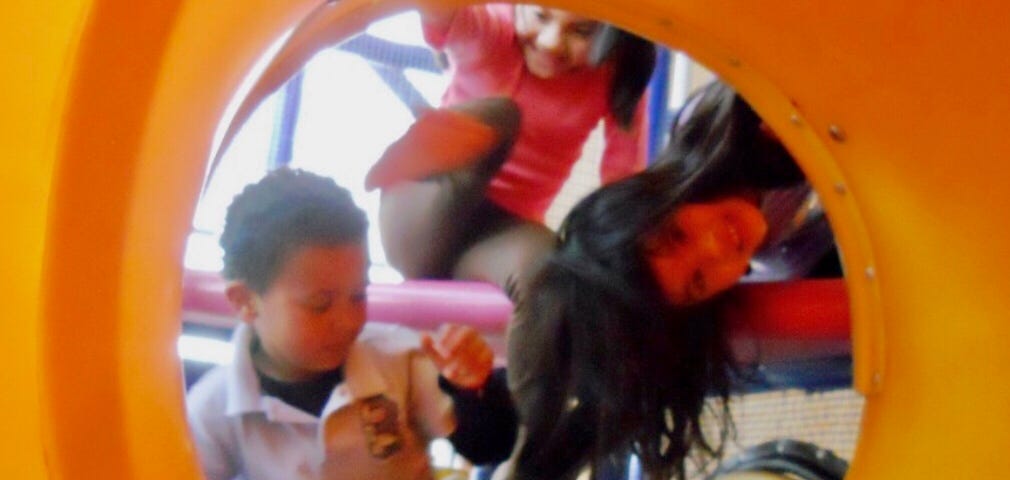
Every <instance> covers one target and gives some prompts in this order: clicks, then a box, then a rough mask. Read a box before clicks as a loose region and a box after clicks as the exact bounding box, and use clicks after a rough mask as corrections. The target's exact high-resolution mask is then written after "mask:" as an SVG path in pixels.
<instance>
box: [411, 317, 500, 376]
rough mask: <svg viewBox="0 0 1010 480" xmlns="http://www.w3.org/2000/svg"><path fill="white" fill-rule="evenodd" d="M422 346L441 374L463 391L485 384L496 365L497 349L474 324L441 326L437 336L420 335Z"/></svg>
mask: <svg viewBox="0 0 1010 480" xmlns="http://www.w3.org/2000/svg"><path fill="white" fill-rule="evenodd" d="M421 349H422V350H423V351H424V352H425V353H426V354H427V355H428V357H429V358H431V360H432V361H433V362H435V366H436V367H437V368H438V371H439V373H441V374H442V376H443V377H445V379H446V380H448V381H449V383H451V384H453V385H454V386H455V387H456V388H459V389H461V390H479V389H481V388H483V387H484V384H485V383H486V382H487V378H488V377H489V376H490V375H491V369H492V367H493V366H494V352H493V351H492V350H491V346H490V345H488V343H487V341H486V340H484V337H482V336H481V335H480V333H478V332H477V330H475V329H474V328H473V327H470V326H465V325H442V327H441V328H439V330H438V333H437V334H436V335H435V337H432V336H431V335H428V334H422V335H421Z"/></svg>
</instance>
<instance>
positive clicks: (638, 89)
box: [589, 24, 656, 128]
mask: <svg viewBox="0 0 1010 480" xmlns="http://www.w3.org/2000/svg"><path fill="white" fill-rule="evenodd" d="M606 61H612V62H614V79H613V81H612V82H611V84H610V91H609V97H608V105H609V106H610V114H611V115H613V117H614V119H616V120H617V124H618V125H620V126H621V127H624V128H628V127H630V126H631V123H632V122H633V121H634V118H635V110H636V108H637V107H638V102H639V100H641V98H642V95H643V94H644V93H645V88H646V87H647V86H648V85H649V79H650V78H651V77H652V71H653V69H655V67H656V46H655V45H654V44H653V43H652V42H650V41H648V40H646V39H644V38H642V37H639V36H637V35H635V34H633V33H630V32H628V31H625V30H621V29H619V28H617V27H614V26H613V25H609V24H604V25H603V26H602V28H601V29H600V31H598V32H597V33H596V36H595V38H594V39H593V45H592V48H591V49H590V53H589V62H590V63H591V64H593V65H599V64H602V63H603V62H606Z"/></svg>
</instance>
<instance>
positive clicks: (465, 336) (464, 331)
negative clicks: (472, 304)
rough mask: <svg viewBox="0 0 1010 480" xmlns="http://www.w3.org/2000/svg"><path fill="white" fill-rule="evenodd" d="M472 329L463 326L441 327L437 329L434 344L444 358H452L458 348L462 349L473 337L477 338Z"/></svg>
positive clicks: (477, 335)
mask: <svg viewBox="0 0 1010 480" xmlns="http://www.w3.org/2000/svg"><path fill="white" fill-rule="evenodd" d="M479 336H480V335H479V334H478V333H477V331H476V330H474V329H473V327H469V326H465V325H442V327H441V328H439V331H438V336H437V337H436V339H435V343H436V344H437V345H438V348H439V350H440V351H441V352H442V353H443V354H445V355H446V356H450V357H451V356H453V355H454V354H456V352H457V351H458V350H459V349H460V348H464V347H465V346H466V345H467V344H468V343H469V342H472V341H473V338H474V337H479Z"/></svg>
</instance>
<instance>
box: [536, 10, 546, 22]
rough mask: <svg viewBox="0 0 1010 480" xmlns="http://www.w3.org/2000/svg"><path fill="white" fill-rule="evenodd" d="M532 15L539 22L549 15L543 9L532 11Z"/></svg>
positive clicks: (544, 20)
mask: <svg viewBox="0 0 1010 480" xmlns="http://www.w3.org/2000/svg"><path fill="white" fill-rule="evenodd" d="M534 15H535V16H536V17H537V20H539V21H540V22H546V21H547V20H548V19H549V18H550V16H548V15H547V12H545V11H543V10H537V11H536V13H534Z"/></svg>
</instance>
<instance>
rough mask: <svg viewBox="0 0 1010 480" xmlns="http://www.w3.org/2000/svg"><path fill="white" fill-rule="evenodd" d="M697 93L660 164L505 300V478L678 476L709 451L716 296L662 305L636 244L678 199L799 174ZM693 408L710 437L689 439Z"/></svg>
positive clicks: (717, 410) (721, 434)
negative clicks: (624, 471)
mask: <svg viewBox="0 0 1010 480" xmlns="http://www.w3.org/2000/svg"><path fill="white" fill-rule="evenodd" d="M701 95H702V96H701V98H700V99H697V100H696V102H697V103H696V106H695V111H694V113H693V114H692V116H691V119H690V120H689V121H688V122H687V123H686V124H684V125H682V126H680V127H678V130H677V131H675V132H674V134H673V139H672V141H671V145H670V147H669V149H668V150H667V152H666V154H665V155H664V156H663V159H662V161H661V162H659V163H657V164H656V165H654V166H652V167H650V168H649V169H647V170H646V171H644V172H642V173H640V174H637V175H633V176H631V177H629V178H627V179H625V180H622V181H620V182H616V183H613V184H610V185H608V186H605V187H603V188H602V189H600V190H598V191H596V192H594V193H593V194H591V195H589V196H588V197H586V198H585V199H584V200H583V201H582V202H580V203H579V204H578V205H577V206H576V207H575V208H574V209H573V210H572V211H571V213H570V214H569V215H568V216H567V217H566V219H565V221H564V223H563V224H562V227H561V230H560V232H559V240H558V243H557V245H556V248H555V249H554V251H553V252H552V253H551V254H550V256H549V257H548V258H547V260H546V261H545V263H544V265H543V266H542V268H541V269H540V270H539V272H538V273H537V274H536V275H535V277H534V278H533V280H532V282H531V285H530V287H529V289H528V294H527V296H526V297H525V298H523V299H521V301H520V303H519V305H518V306H517V310H516V319H515V321H514V325H513V327H512V332H511V333H510V338H509V370H510V378H511V381H512V388H513V390H514V393H515V397H516V401H517V406H518V408H519V410H520V414H521V416H522V418H523V422H524V423H525V425H526V429H527V434H526V439H525V443H524V444H523V445H522V447H521V449H520V451H519V453H518V456H517V458H516V465H515V478H519V479H523V480H526V479H558V478H569V477H573V476H574V475H575V474H576V473H577V472H578V470H579V469H581V468H582V467H584V466H586V465H589V466H591V467H592V469H593V471H594V472H598V471H600V470H601V469H602V468H604V467H605V465H606V464H607V463H611V462H621V461H622V457H626V456H627V455H628V454H629V453H635V454H636V455H637V456H638V457H639V459H640V460H641V463H642V467H643V471H644V472H645V473H646V474H647V475H648V476H649V478H663V479H666V478H670V477H673V476H676V477H677V478H684V475H685V459H686V457H688V455H689V454H692V455H695V454H696V455H697V456H698V458H699V459H701V460H702V461H704V460H705V459H707V458H713V457H718V456H719V455H720V453H721V449H722V444H723V440H724V439H725V438H726V436H727V435H728V434H729V433H730V432H731V430H732V420H731V418H730V415H729V410H728V404H727V400H728V397H729V392H730V387H731V384H732V379H733V374H734V373H733V372H735V371H737V370H736V366H735V362H734V359H733V356H732V352H731V350H730V348H729V346H728V344H727V335H726V331H725V325H724V322H723V320H722V315H720V309H721V308H723V306H724V304H725V302H726V300H727V298H728V296H727V295H726V294H725V292H724V293H723V294H720V295H717V296H715V297H714V298H712V299H710V300H708V301H705V302H702V303H700V304H698V305H693V306H690V307H683V306H675V305H671V304H670V303H669V302H668V301H667V300H666V299H665V297H664V296H663V294H662V291H661V289H660V287H659V286H658V284H657V283H656V280H655V279H654V277H653V275H652V274H651V272H650V270H649V269H648V266H647V263H646V260H645V257H644V255H643V253H642V248H641V247H642V245H643V239H644V238H645V237H647V236H648V234H649V233H650V232H652V231H653V229H655V228H656V227H657V226H658V225H660V224H661V220H662V219H663V218H665V217H666V216H667V215H669V214H670V213H672V212H673V211H675V210H676V209H677V208H678V207H679V206H680V205H683V204H686V203H694V202H699V201H705V200H709V199H712V198H716V197H719V196H722V195H727V194H733V193H737V192H739V191H741V190H747V189H761V188H769V187H774V186H784V185H790V184H794V183H796V182H798V181H802V179H803V176H802V173H801V172H800V171H799V169H798V168H796V167H795V165H794V164H793V163H792V159H791V157H789V155H788V153H786V152H785V150H784V149H782V147H781V146H778V149H779V150H780V151H778V150H775V149H774V148H773V147H774V146H775V145H777V144H778V142H777V141H775V140H774V139H772V138H770V137H768V136H767V135H765V134H764V133H763V132H762V131H761V128H760V122H761V120H760V118H759V117H758V116H757V115H756V114H754V112H753V111H752V110H751V109H750V107H748V106H747V105H746V103H745V102H744V101H743V100H742V99H741V98H740V97H739V96H737V95H736V94H735V93H734V92H733V91H732V90H731V89H729V88H728V87H725V86H723V85H717V86H716V87H710V88H707V89H705V90H704V91H703V92H702V93H701ZM773 144H774V145H773ZM756 152H760V154H761V155H762V156H763V157H767V158H762V159H757V158H755V157H753V156H752V155H753V154H754V153H756ZM782 162H785V163H786V164H785V165H783V164H781V163H782ZM790 166H791V167H790ZM768 169H772V170H773V171H774V172H775V173H768V172H769V170H768ZM710 397H711V398H714V401H712V402H708V401H707V398H710ZM706 406H708V407H711V408H712V411H713V413H714V415H713V416H712V418H713V420H714V421H715V425H714V431H715V432H717V433H716V437H717V438H718V441H713V439H712V438H710V436H706V434H705V433H704V432H703V431H702V427H701V425H700V422H699V418H700V416H701V414H702V412H703V411H704V410H705V409H706Z"/></svg>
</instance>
